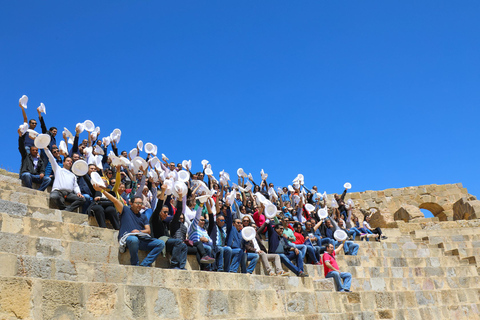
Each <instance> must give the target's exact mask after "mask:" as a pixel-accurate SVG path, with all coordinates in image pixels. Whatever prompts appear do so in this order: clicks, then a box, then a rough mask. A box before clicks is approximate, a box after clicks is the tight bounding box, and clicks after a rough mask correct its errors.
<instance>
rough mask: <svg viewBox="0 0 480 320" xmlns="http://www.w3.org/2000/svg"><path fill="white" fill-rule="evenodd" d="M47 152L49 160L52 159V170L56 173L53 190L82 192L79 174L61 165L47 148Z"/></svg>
mask: <svg viewBox="0 0 480 320" xmlns="http://www.w3.org/2000/svg"><path fill="white" fill-rule="evenodd" d="M45 152H46V154H47V156H48V160H50V164H51V165H52V170H53V172H54V173H55V180H54V181H53V187H52V191H55V190H62V191H68V192H74V193H80V188H79V186H78V183H77V176H76V175H75V174H74V173H73V172H71V171H70V170H67V169H65V168H62V167H60V166H59V165H58V163H57V161H55V158H54V157H53V155H52V153H51V152H50V150H48V149H45Z"/></svg>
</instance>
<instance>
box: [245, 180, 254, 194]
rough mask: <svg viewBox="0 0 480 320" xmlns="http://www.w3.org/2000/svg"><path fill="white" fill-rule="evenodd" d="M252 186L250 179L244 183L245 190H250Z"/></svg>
mask: <svg viewBox="0 0 480 320" xmlns="http://www.w3.org/2000/svg"><path fill="white" fill-rule="evenodd" d="M252 188H253V184H252V183H251V182H250V181H247V183H246V184H245V191H247V192H248V191H250V190H252Z"/></svg>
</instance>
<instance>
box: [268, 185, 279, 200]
mask: <svg viewBox="0 0 480 320" xmlns="http://www.w3.org/2000/svg"><path fill="white" fill-rule="evenodd" d="M268 195H269V196H270V197H272V198H275V200H276V199H278V196H277V194H276V193H275V190H273V188H268Z"/></svg>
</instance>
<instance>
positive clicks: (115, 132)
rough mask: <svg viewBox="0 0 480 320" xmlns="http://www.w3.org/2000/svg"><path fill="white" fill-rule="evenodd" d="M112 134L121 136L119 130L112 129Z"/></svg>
mask: <svg viewBox="0 0 480 320" xmlns="http://www.w3.org/2000/svg"><path fill="white" fill-rule="evenodd" d="M112 133H113V134H115V135H119V136H121V135H122V131H120V129H114V130H113V131H112Z"/></svg>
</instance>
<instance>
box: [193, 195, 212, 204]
mask: <svg viewBox="0 0 480 320" xmlns="http://www.w3.org/2000/svg"><path fill="white" fill-rule="evenodd" d="M208 198H210V196H209V195H208V194H206V195H203V196H200V197H196V198H195V199H196V200H199V201H200V202H201V203H205V202H207V200H208Z"/></svg>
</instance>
